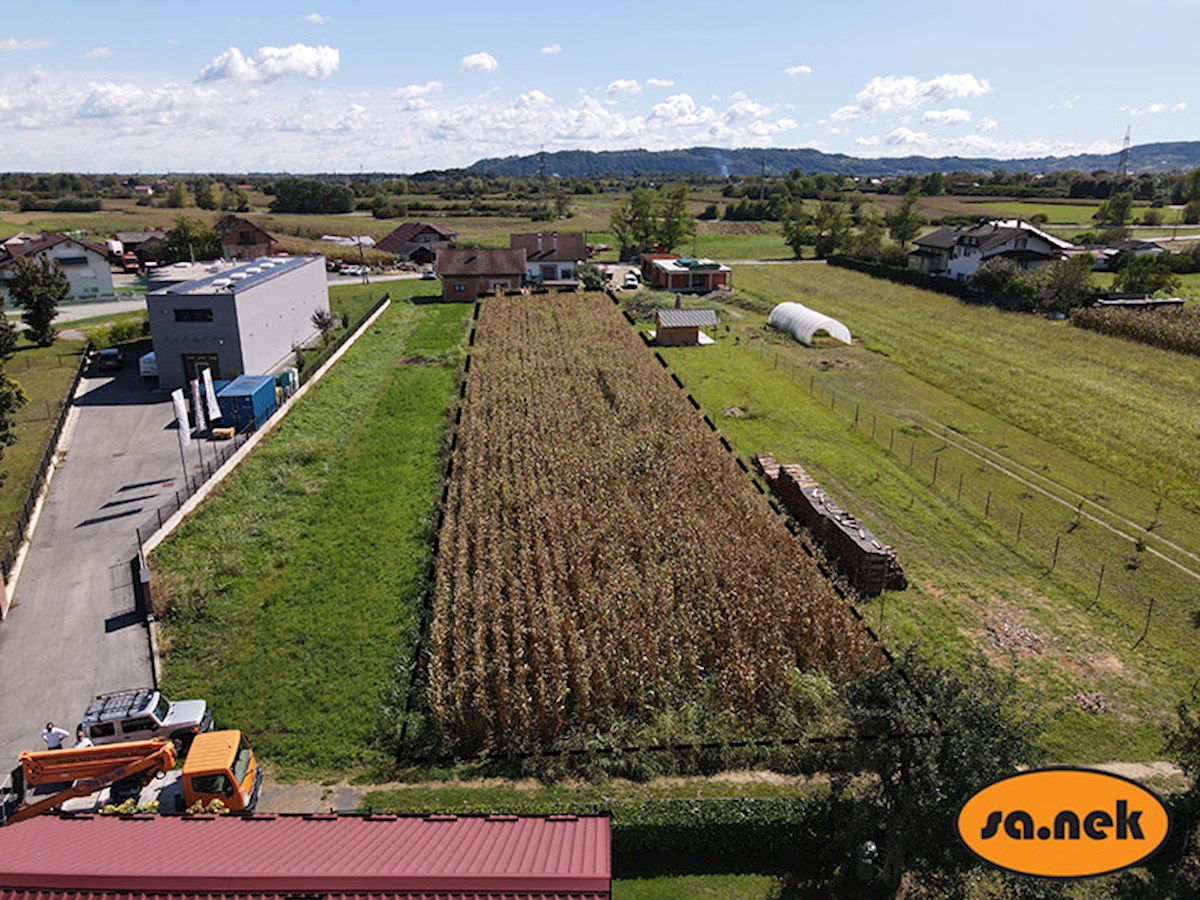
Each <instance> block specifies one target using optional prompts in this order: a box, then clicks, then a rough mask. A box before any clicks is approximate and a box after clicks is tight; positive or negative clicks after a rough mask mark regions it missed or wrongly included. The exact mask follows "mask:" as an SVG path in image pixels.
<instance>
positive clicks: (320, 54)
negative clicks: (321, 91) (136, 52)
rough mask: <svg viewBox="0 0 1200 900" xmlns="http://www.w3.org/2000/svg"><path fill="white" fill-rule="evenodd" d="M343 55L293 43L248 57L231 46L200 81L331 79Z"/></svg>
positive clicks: (210, 66) (205, 70)
mask: <svg viewBox="0 0 1200 900" xmlns="http://www.w3.org/2000/svg"><path fill="white" fill-rule="evenodd" d="M340 61H341V59H340V55H339V54H338V51H337V50H336V49H334V48H333V47H327V46H324V45H322V46H319V47H314V46H311V45H309V44H292V45H291V46H290V47H259V48H258V51H257V52H256V53H255V54H254V56H246V55H244V54H243V53H242V51H241V50H239V49H238V48H237V47H230V48H229V49H228V50H226V51H225V52H224V53H222V54H221V55H220V56H218V57H217V58H216V59H214V60H213V61H212V62H210V63H209V64H208V65H207V66H205V67H204V68H203V69H201V70H200V75H199V76H198V77H197V79H196V80H197V81H226V80H228V81H237V82H255V81H274V80H275V79H277V78H284V77H286V76H288V75H299V76H301V77H304V78H312V79H318V78H328V77H329V76H330V75H332V74H333V73H334V72H336V71H337V68H338V65H339V63H340Z"/></svg>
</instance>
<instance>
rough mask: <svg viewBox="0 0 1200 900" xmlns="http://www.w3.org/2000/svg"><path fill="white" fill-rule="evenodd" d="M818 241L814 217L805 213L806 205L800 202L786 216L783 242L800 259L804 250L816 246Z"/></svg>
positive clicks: (793, 205) (794, 204)
mask: <svg viewBox="0 0 1200 900" xmlns="http://www.w3.org/2000/svg"><path fill="white" fill-rule="evenodd" d="M816 240H817V231H816V228H815V227H814V226H813V217H812V216H811V215H809V214H808V213H807V212H805V211H804V203H803V202H801V201H799V200H798V201H796V202H795V203H793V204H792V206H791V208H790V209H789V210H788V212H787V214H786V215H785V216H784V219H783V242H784V243H785V244H787V245H788V246H789V247H791V248H792V253H793V254H795V256H796V259H799V258H800V257H801V256H803V255H804V248H805V247H806V246H811V245H812V244H815V243H816Z"/></svg>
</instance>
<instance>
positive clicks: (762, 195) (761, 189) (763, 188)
mask: <svg viewBox="0 0 1200 900" xmlns="http://www.w3.org/2000/svg"><path fill="white" fill-rule="evenodd" d="M766 199H767V158H766V157H765V156H764V157H763V158H762V177H761V178H760V179H759V181H758V202H759V203H762V202H763V201H764V200H766Z"/></svg>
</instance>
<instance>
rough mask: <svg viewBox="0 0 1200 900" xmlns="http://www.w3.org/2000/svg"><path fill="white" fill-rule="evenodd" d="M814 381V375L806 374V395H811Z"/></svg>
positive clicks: (815, 378)
mask: <svg viewBox="0 0 1200 900" xmlns="http://www.w3.org/2000/svg"><path fill="white" fill-rule="evenodd" d="M816 381H817V376H816V375H809V376H808V396H810V397H811V396H812V392H813V386H814V385H815V384H816Z"/></svg>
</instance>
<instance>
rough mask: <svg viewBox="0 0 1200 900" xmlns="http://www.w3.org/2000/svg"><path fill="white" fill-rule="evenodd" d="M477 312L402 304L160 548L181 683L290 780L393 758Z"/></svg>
mask: <svg viewBox="0 0 1200 900" xmlns="http://www.w3.org/2000/svg"><path fill="white" fill-rule="evenodd" d="M403 284H409V283H407V282H405V283H403ZM412 284H414V285H419V282H412ZM467 312H468V309H466V308H464V307H463V306H443V305H413V304H409V303H404V302H396V303H393V305H392V307H391V308H390V309H389V310H388V312H387V313H385V314H384V316H383V317H382V318H381V319H380V320H379V321H378V322H377V323H376V325H375V326H374V327H373V328H372V330H371V332H370V333H368V334H366V335H364V336H363V337H362V339H361V340H360V341H359V343H358V344H357V345H356V346H355V347H354V348H353V349H352V350H351V351H350V352H349V353H348V354H347V355H346V356H345V357H344V358H343V359H342V361H341V362H339V363H338V365H337V366H336V367H335V368H334V370H333V371H332V372H331V373H330V374H329V375H328V376H327V377H326V378H325V379H324V380H323V381H321V382H320V383H318V384H317V385H316V386H315V387H314V389H313V391H312V393H311V394H310V395H309V396H307V397H306V398H304V399H303V400H302V401H301V402H300V403H299V404H298V405H297V407H296V409H295V410H293V411H292V413H291V414H290V415H289V416H288V418H287V419H286V420H285V421H284V422H283V424H282V425H281V426H280V429H279V431H278V432H277V433H276V434H274V435H273V436H272V437H270V438H269V439H268V440H267V441H266V442H264V444H263V445H262V446H261V447H260V448H259V449H258V450H257V451H256V452H255V454H254V455H253V456H252V457H251V458H250V459H249V460H248V461H247V462H246V463H245V464H244V465H243V467H242V469H241V470H239V471H238V472H237V473H236V474H235V475H234V476H233V477H232V478H230V479H229V481H227V482H226V483H225V484H224V485H223V486H222V487H221V489H220V490H219V491H218V492H217V493H216V494H215V495H214V496H213V497H212V498H211V499H210V500H209V501H208V502H207V503H206V504H205V505H204V507H203V508H202V509H201V510H200V511H199V512H198V513H197V514H196V515H195V516H193V517H192V519H191V520H190V521H189V522H188V523H187V524H186V525H185V526H184V527H183V528H181V529H180V530H179V531H178V532H176V533H175V535H173V536H172V537H171V538H170V540H168V541H167V542H165V543H164V544H163V545H162V546H161V547H159V548H158V549H157V550H156V551H155V553H154V555H153V559H152V563H153V566H154V569H155V572H156V575H157V580H156V588H155V601H156V605H158V604H162V603H169V612H168V613H167V614H166V615H165V617H164V618H163V638H164V641H163V647H164V680H165V685H166V689H167V690H169V691H171V692H172V693H174V694H175V695H176V696H185V695H186V696H202V697H207V698H208V700H209V702H210V703H212V705H213V709H214V714H215V717H216V719H217V721H218V722H219V723H221V724H223V725H231V726H235V727H238V728H241V729H243V730H245V731H246V732H247V734H248V735H249V738H250V740H251V742H252V743H253V745H254V747H255V750H256V751H257V752H258V753H260V754H261V755H262V756H263V757H264V758H265V759H267V760H269V761H270V763H271V764H272V765H273V768H274V770H275V771H276V772H278V773H280V774H282V775H283V776H288V775H301V774H309V775H320V774H324V773H333V772H336V773H339V774H343V775H344V774H345V773H347V772H352V771H354V770H357V769H359V768H360V767H364V766H368V765H373V764H376V763H378V762H379V761H380V760H382V759H383V758H385V756H386V752H387V747H388V741H389V739H390V737H391V736H392V734H391V732H392V728H393V724H392V723H393V722H394V721H395V719H394V712H395V709H394V708H395V706H396V705H402V704H403V702H404V688H405V687H406V685H407V679H406V678H405V677H403V676H402V675H401V674H400V669H401V667H403V666H404V665H406V664H407V662H408V661H409V659H410V658H411V652H412V641H413V639H414V637H415V634H416V631H417V624H418V619H419V610H420V605H421V601H422V596H423V592H424V590H425V586H426V581H425V579H426V572H427V568H428V565H429V556H430V552H431V543H430V542H431V538H432V522H431V517H432V512H433V505H434V501H435V499H436V497H437V494H438V491H439V489H440V484H441V478H440V471H439V455H440V448H441V446H442V442H443V439H444V433H445V425H446V415H445V411H446V407H447V403H448V401H449V398H450V396H451V394H452V393H453V390H454V386H455V382H456V371H457V354H456V352H455V351H454V348H455V346H456V345H457V344H458V342H459V341H460V340H461V337H462V333H463V324H464V314H466V313H467ZM422 358H423V359H422Z"/></svg>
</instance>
